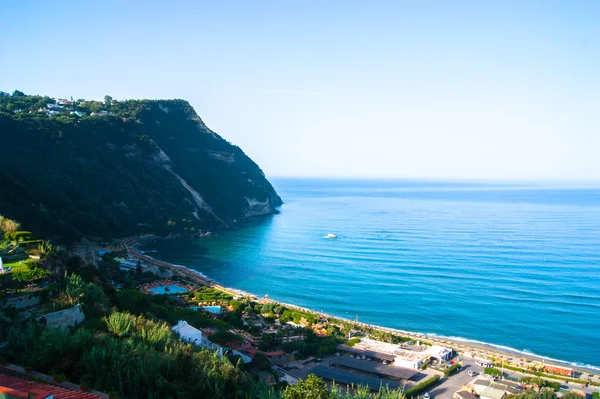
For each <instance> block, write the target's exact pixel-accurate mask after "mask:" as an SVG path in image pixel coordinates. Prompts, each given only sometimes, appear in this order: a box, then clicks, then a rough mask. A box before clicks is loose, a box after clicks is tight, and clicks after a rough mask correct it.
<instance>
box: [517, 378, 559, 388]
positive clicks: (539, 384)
mask: <svg viewBox="0 0 600 399" xmlns="http://www.w3.org/2000/svg"><path fill="white" fill-rule="evenodd" d="M519 382H521V383H523V384H525V385H527V386H533V387H535V388H536V389H537V390H540V389H542V388H550V389H552V390H554V391H558V390H559V389H560V382H555V381H548V380H545V379H543V378H541V377H522V378H520V379H519Z"/></svg>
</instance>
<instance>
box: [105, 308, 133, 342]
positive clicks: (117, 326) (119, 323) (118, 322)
mask: <svg viewBox="0 0 600 399" xmlns="http://www.w3.org/2000/svg"><path fill="white" fill-rule="evenodd" d="M103 320H104V322H105V323H106V327H108V331H110V332H112V333H115V334H117V335H118V336H119V337H122V336H124V335H127V334H129V333H130V332H131V331H132V330H133V326H134V320H135V317H134V316H132V315H131V314H129V313H121V312H114V313H112V314H111V315H109V316H108V317H105V318H104V319H103Z"/></svg>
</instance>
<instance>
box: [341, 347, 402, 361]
mask: <svg viewBox="0 0 600 399" xmlns="http://www.w3.org/2000/svg"><path fill="white" fill-rule="evenodd" d="M337 350H339V351H344V352H348V353H354V354H356V355H365V356H369V357H372V358H375V359H379V360H387V361H389V362H393V361H394V359H395V358H396V356H395V355H392V354H389V353H381V352H375V351H371V350H368V349H358V348H352V347H350V346H346V345H338V346H337Z"/></svg>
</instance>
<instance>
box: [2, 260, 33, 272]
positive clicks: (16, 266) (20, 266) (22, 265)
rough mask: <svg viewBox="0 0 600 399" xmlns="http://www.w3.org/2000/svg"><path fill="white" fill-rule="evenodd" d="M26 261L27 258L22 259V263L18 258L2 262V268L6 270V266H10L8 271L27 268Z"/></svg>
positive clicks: (18, 270)
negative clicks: (10, 268) (13, 260)
mask: <svg viewBox="0 0 600 399" xmlns="http://www.w3.org/2000/svg"><path fill="white" fill-rule="evenodd" d="M28 263H29V262H27V260H23V263H21V261H20V260H17V261H15V262H8V263H5V264H4V270H6V268H8V267H12V270H11V271H10V272H9V273H11V272H20V271H25V270H29V266H27V264H28Z"/></svg>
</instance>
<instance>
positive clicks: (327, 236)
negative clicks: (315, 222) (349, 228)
mask: <svg viewBox="0 0 600 399" xmlns="http://www.w3.org/2000/svg"><path fill="white" fill-rule="evenodd" d="M325 238H337V236H336V235H335V234H332V233H329V234H327V235H326V236H325Z"/></svg>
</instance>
